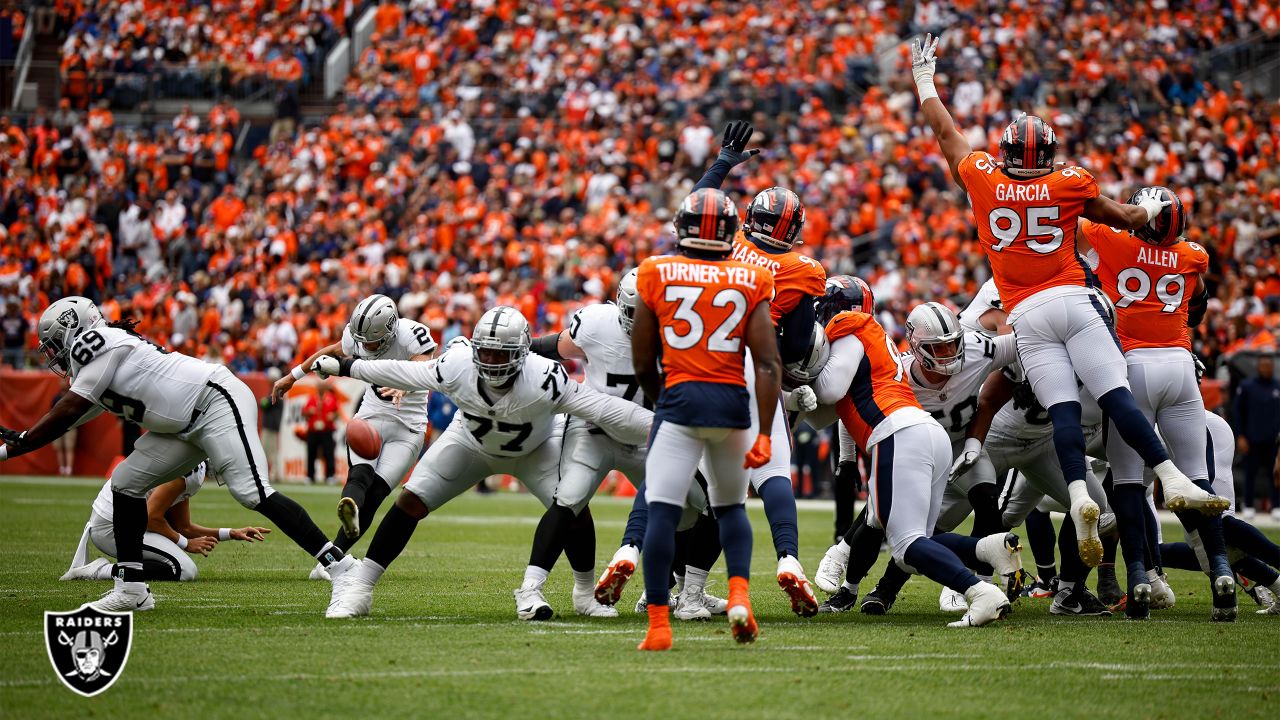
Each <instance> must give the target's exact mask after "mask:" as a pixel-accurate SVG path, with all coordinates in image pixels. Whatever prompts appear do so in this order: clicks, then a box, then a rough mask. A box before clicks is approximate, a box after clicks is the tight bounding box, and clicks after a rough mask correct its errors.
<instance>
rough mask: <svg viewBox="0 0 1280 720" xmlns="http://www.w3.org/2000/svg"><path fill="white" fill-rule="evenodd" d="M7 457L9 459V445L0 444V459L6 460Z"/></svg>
mask: <svg viewBox="0 0 1280 720" xmlns="http://www.w3.org/2000/svg"><path fill="white" fill-rule="evenodd" d="M8 459H9V446H8V445H0V460H8Z"/></svg>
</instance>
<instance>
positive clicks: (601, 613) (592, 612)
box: [573, 587, 618, 618]
mask: <svg viewBox="0 0 1280 720" xmlns="http://www.w3.org/2000/svg"><path fill="white" fill-rule="evenodd" d="M573 611H574V612H576V613H578V614H579V615H585V616H587V617H603V618H616V617H618V609H617V608H615V607H614V606H612V605H602V604H600V603H599V602H597V601H596V598H595V595H594V594H593V593H592V591H591V590H590V589H587V590H586V591H584V592H578V588H576V587H575V588H574V589H573Z"/></svg>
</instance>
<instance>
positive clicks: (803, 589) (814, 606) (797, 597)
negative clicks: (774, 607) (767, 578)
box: [778, 555, 818, 617]
mask: <svg viewBox="0 0 1280 720" xmlns="http://www.w3.org/2000/svg"><path fill="white" fill-rule="evenodd" d="M778 587H780V588H782V591H783V592H785V593H786V594H787V597H789V598H790V599H791V612H794V613H795V614H797V615H799V616H800V617H813V616H814V615H817V614H818V598H817V597H816V596H815V595H814V594H813V588H812V587H810V586H809V579H808V578H806V577H805V576H804V568H802V567H800V561H799V560H797V559H795V558H794V557H792V556H791V555H784V556H782V558H780V559H779V560H778Z"/></svg>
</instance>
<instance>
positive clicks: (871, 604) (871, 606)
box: [858, 585, 898, 615]
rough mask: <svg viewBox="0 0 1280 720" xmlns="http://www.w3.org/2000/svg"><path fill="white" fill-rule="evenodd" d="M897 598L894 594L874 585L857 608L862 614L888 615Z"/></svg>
mask: <svg viewBox="0 0 1280 720" xmlns="http://www.w3.org/2000/svg"><path fill="white" fill-rule="evenodd" d="M897 599H898V596H897V595H896V594H890V593H888V592H885V591H882V590H881V589H880V586H879V585H876V586H875V587H874V588H873V589H872V590H871V592H869V593H867V596H866V597H864V598H862V604H861V605H860V606H858V609H859V610H860V611H861V612H862V614H863V615H888V614H889V611H890V610H892V609H893V603H894V602H895V601H896V600H897Z"/></svg>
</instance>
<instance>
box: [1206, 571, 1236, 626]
mask: <svg viewBox="0 0 1280 720" xmlns="http://www.w3.org/2000/svg"><path fill="white" fill-rule="evenodd" d="M1238 612H1239V608H1238V607H1237V605H1236V579H1235V578H1234V577H1232V576H1230V575H1222V576H1219V577H1216V578H1214V579H1213V612H1212V614H1210V615H1209V619H1210V620H1212V621H1213V622H1235V620H1236V614H1237V613H1238Z"/></svg>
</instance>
